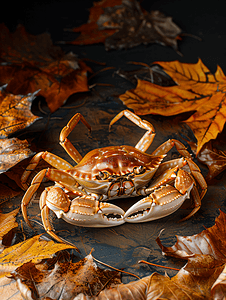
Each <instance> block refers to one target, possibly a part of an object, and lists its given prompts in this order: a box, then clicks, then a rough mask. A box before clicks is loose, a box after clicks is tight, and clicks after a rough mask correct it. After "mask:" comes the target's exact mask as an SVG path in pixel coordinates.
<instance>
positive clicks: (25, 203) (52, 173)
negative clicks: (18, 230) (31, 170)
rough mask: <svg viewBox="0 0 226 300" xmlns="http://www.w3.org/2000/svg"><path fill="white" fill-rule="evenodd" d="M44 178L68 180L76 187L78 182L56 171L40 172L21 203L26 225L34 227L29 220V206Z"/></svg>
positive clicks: (46, 170) (44, 170)
mask: <svg viewBox="0 0 226 300" xmlns="http://www.w3.org/2000/svg"><path fill="white" fill-rule="evenodd" d="M44 177H47V178H49V179H50V180H52V181H54V180H55V181H57V179H58V180H59V181H60V180H62V181H63V180H65V178H67V182H68V184H69V185H76V184H77V183H76V180H75V179H74V178H73V177H72V176H71V175H69V174H67V173H65V172H63V171H60V170H55V169H43V170H42V171H40V172H39V173H38V174H37V175H36V176H35V177H34V178H33V180H32V182H31V185H30V187H29V188H28V189H27V191H26V193H25V194H24V197H23V199H22V202H21V210H22V214H23V217H24V220H25V221H26V223H27V224H28V225H29V226H30V227H32V225H31V223H30V222H29V220H28V217H27V206H28V205H29V203H30V201H31V199H32V198H33V195H34V194H35V192H36V191H37V190H38V188H39V186H40V184H41V183H42V181H43V179H44Z"/></svg>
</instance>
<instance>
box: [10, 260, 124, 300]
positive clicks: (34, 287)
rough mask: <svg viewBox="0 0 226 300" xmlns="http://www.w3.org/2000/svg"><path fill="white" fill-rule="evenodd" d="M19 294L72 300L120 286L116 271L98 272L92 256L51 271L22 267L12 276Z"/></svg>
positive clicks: (31, 265)
mask: <svg viewBox="0 0 226 300" xmlns="http://www.w3.org/2000/svg"><path fill="white" fill-rule="evenodd" d="M13 276H14V278H15V279H17V282H19V283H22V284H18V287H19V289H20V291H21V294H22V295H24V294H28V293H29V291H31V294H32V295H37V297H38V299H40V300H41V299H46V298H48V297H49V298H50V299H74V297H76V296H77V295H79V294H81V293H83V294H85V295H88V296H91V297H92V296H93V297H94V296H96V295H97V294H99V292H100V291H101V290H102V289H104V288H109V287H110V286H112V285H115V284H116V283H117V284H118V283H120V282H121V281H120V280H119V274H118V272H117V271H109V270H102V269H101V268H99V267H97V265H96V264H95V263H94V261H93V258H92V255H91V254H90V255H88V256H86V257H85V258H84V259H82V260H80V261H79V262H77V263H71V262H64V263H60V262H57V263H56V264H55V267H54V269H53V270H40V269H37V267H36V266H35V264H33V263H26V264H24V265H23V266H21V267H20V268H17V269H16V270H15V272H13Z"/></svg>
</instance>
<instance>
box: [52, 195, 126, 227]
mask: <svg viewBox="0 0 226 300" xmlns="http://www.w3.org/2000/svg"><path fill="white" fill-rule="evenodd" d="M55 213H56V215H57V216H58V218H59V217H60V218H62V219H64V220H65V221H66V222H67V223H70V224H73V225H77V226H84V227H112V226H118V225H121V224H124V223H125V220H124V214H125V212H124V210H123V209H121V208H120V207H118V206H116V205H114V204H110V203H105V202H99V201H97V200H87V199H82V197H79V198H76V199H74V200H72V202H71V206H70V209H69V211H68V212H64V211H62V210H61V211H60V212H59V211H58V212H56V211H55Z"/></svg>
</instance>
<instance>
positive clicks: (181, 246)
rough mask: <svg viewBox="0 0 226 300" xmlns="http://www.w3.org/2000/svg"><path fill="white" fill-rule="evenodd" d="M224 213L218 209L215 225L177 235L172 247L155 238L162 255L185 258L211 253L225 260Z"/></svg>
mask: <svg viewBox="0 0 226 300" xmlns="http://www.w3.org/2000/svg"><path fill="white" fill-rule="evenodd" d="M225 236H226V214H225V213H224V212H222V211H220V215H219V216H218V217H217V218H216V220H215V225H213V226H212V227H210V228H207V229H206V230H203V231H202V232H201V233H198V234H195V235H192V236H177V242H176V243H175V245H173V246H172V247H165V246H163V245H162V243H161V240H160V237H158V238H157V239H156V242H157V244H158V245H159V247H160V248H161V250H162V252H163V254H164V255H168V256H173V257H177V258H182V259H187V258H189V257H192V256H194V254H202V255H212V256H213V257H214V259H216V260H219V261H224V262H226V239H225Z"/></svg>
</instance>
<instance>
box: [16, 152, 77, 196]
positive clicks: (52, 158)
mask: <svg viewBox="0 0 226 300" xmlns="http://www.w3.org/2000/svg"><path fill="white" fill-rule="evenodd" d="M41 159H43V160H45V161H46V162H47V163H49V164H50V165H51V166H53V167H55V168H57V169H61V170H65V171H66V170H68V169H71V168H72V165H71V164H69V163H68V162H67V161H66V160H64V159H62V158H61V157H59V156H56V155H54V154H52V153H49V152H47V151H45V152H39V153H37V154H36V155H35V156H33V158H32V159H31V161H30V163H29V165H28V166H27V167H26V170H25V171H24V173H23V174H22V176H21V184H22V186H23V188H24V190H26V189H27V188H28V185H27V184H26V181H27V179H28V177H29V176H30V174H31V172H32V171H33V170H34V169H35V168H36V167H37V165H38V163H39V162H40V160H41Z"/></svg>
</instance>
